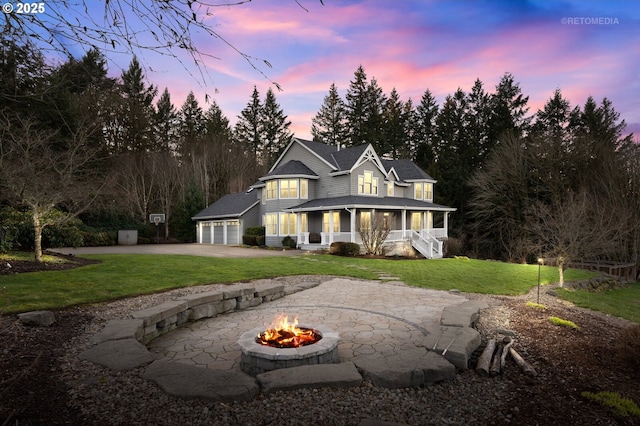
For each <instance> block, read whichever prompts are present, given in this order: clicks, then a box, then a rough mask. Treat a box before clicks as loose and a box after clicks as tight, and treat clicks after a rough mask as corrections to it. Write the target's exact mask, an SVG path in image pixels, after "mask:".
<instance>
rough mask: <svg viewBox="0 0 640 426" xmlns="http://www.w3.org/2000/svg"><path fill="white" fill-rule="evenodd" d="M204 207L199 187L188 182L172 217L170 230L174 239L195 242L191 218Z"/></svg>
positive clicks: (204, 201)
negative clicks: (173, 233) (173, 220)
mask: <svg viewBox="0 0 640 426" xmlns="http://www.w3.org/2000/svg"><path fill="white" fill-rule="evenodd" d="M205 207H206V200H205V197H204V194H203V193H202V190H201V189H200V186H199V185H198V184H197V183H196V182H195V181H194V180H189V182H188V184H187V187H186V188H185V192H184V198H183V200H182V202H181V203H180V205H179V206H178V209H177V211H176V213H175V215H174V217H175V222H174V223H173V224H172V229H173V231H174V232H175V237H176V238H178V239H179V240H180V241H183V242H186V243H192V242H195V241H196V233H195V227H194V226H193V220H191V218H192V217H193V216H195V215H196V214H197V213H198V212H199V211H201V210H202V209H203V208H205Z"/></svg>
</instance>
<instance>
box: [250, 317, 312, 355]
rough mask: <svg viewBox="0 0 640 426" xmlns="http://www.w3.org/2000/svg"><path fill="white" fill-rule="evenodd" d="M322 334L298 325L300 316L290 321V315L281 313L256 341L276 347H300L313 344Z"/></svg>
mask: <svg viewBox="0 0 640 426" xmlns="http://www.w3.org/2000/svg"><path fill="white" fill-rule="evenodd" d="M321 338H322V336H321V335H320V334H319V333H318V332H317V331H315V330H313V329H311V328H304V327H298V317H295V318H294V319H293V323H290V322H289V316H287V315H280V316H278V317H277V318H276V319H275V320H274V321H273V323H271V325H270V326H269V328H267V329H266V330H265V331H264V332H262V333H260V334H258V336H257V337H256V342H258V343H260V344H261V345H265V346H273V347H276V348H299V347H300V346H306V345H311V344H313V343H315V342H317V341H318V340H320V339H321Z"/></svg>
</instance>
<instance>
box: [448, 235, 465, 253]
mask: <svg viewBox="0 0 640 426" xmlns="http://www.w3.org/2000/svg"><path fill="white" fill-rule="evenodd" d="M443 246H444V247H443V248H444V255H445V257H457V256H461V255H464V242H463V241H462V240H461V239H458V238H455V237H449V238H447V239H446V240H444V244H443Z"/></svg>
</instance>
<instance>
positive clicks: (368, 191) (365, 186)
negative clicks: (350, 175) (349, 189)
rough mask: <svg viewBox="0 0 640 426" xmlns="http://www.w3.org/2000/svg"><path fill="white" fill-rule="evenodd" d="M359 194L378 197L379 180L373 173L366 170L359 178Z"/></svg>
mask: <svg viewBox="0 0 640 426" xmlns="http://www.w3.org/2000/svg"><path fill="white" fill-rule="evenodd" d="M358 194H360V195H378V178H377V177H374V176H373V172H368V171H366V170H365V172H364V174H363V175H359V176H358Z"/></svg>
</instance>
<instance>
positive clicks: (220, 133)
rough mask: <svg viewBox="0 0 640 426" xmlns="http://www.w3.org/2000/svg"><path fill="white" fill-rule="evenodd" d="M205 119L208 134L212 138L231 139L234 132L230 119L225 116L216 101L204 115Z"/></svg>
mask: <svg viewBox="0 0 640 426" xmlns="http://www.w3.org/2000/svg"><path fill="white" fill-rule="evenodd" d="M204 118H205V128H206V133H207V135H208V136H209V137H210V138H211V137H213V138H220V139H224V140H230V139H231V133H232V130H231V125H230V124H229V119H228V118H227V117H226V116H225V115H224V113H223V112H222V110H221V109H220V106H218V104H217V103H216V101H213V102H212V103H211V106H210V107H209V109H208V110H207V112H206V113H205V114H204Z"/></svg>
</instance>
